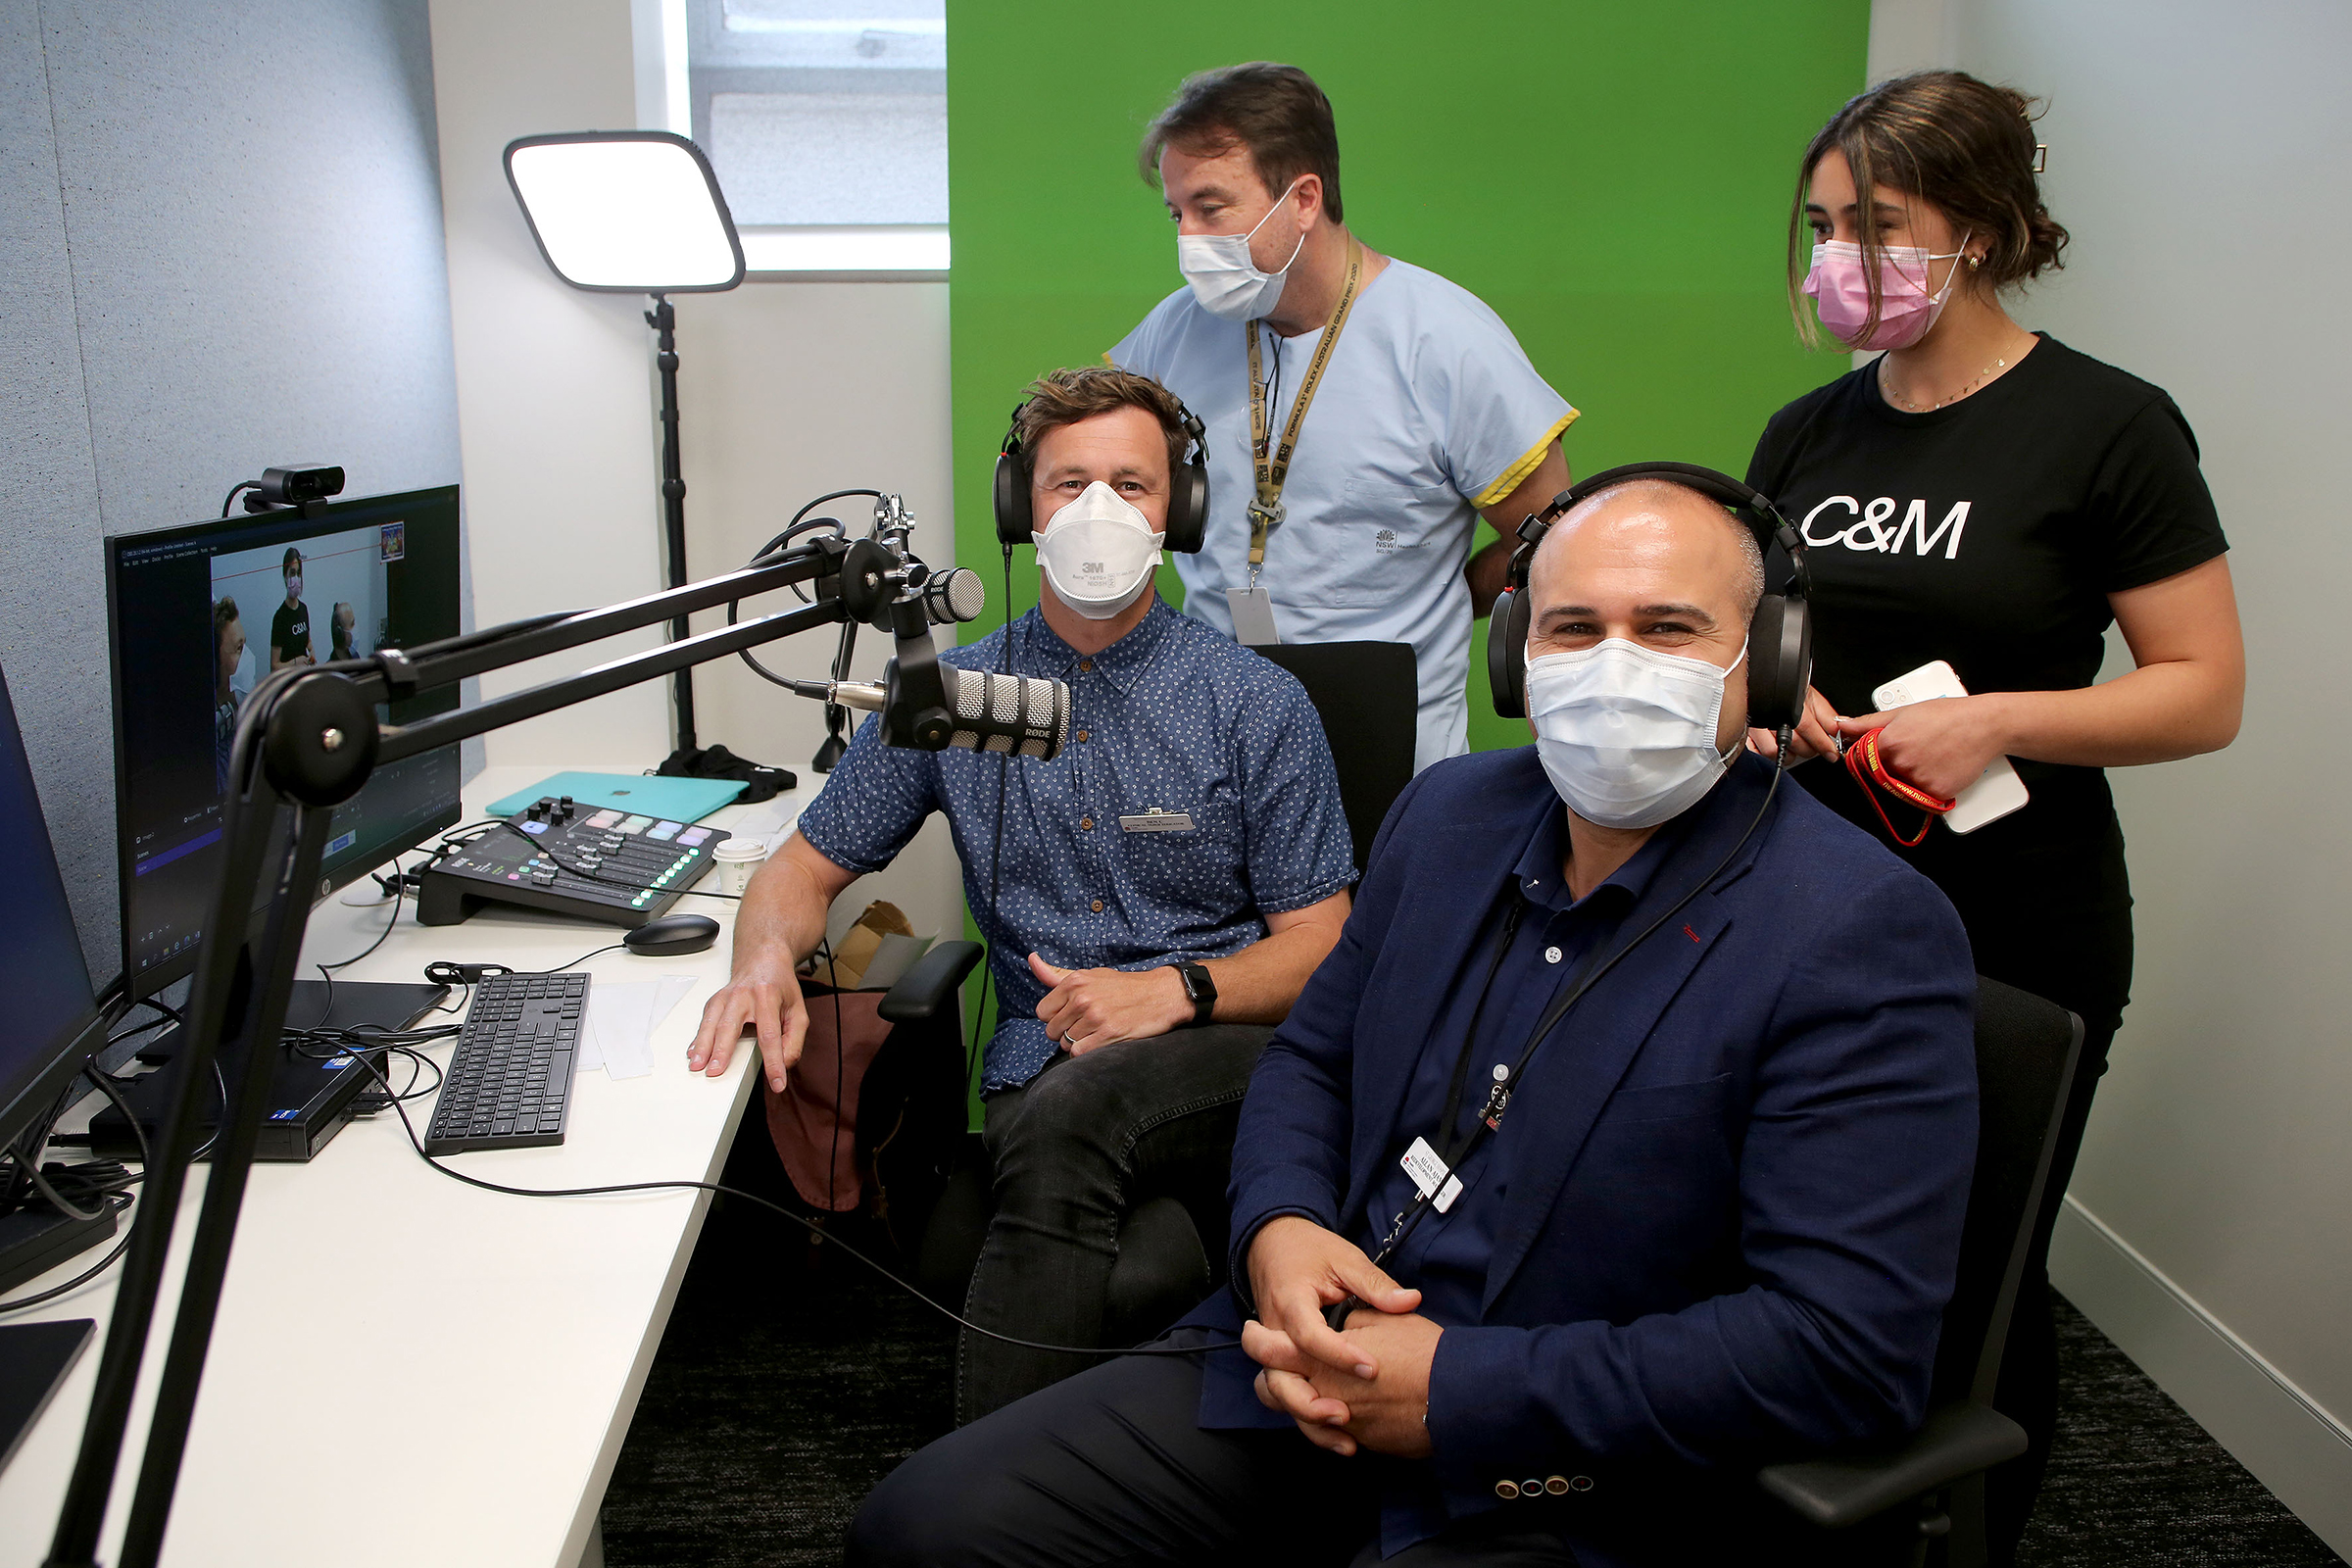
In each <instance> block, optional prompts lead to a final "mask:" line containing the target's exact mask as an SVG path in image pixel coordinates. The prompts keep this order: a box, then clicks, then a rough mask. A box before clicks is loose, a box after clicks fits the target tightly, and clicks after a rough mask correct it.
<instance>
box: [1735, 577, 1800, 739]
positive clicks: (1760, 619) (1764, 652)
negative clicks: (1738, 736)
mask: <svg viewBox="0 0 2352 1568" xmlns="http://www.w3.org/2000/svg"><path fill="white" fill-rule="evenodd" d="M1812 684H1813V616H1812V613H1811V611H1810V609H1809V607H1808V606H1807V605H1806V603H1805V601H1804V600H1802V599H1799V598H1796V597H1794V596H1791V595H1788V594H1766V595H1765V596H1764V597H1763V598H1761V599H1759V600H1757V601H1756V613H1755V615H1754V617H1753V618H1752V619H1750V620H1749V621H1748V623H1747V722H1748V724H1749V726H1750V727H1752V728H1755V729H1769V730H1776V731H1777V730H1782V729H1794V728H1795V727H1796V726H1797V724H1798V723H1799V722H1800V721H1801V720H1802V719H1803V718H1804V716H1805V692H1806V690H1807V689H1808V688H1809V687H1810V686H1811V685H1812Z"/></svg>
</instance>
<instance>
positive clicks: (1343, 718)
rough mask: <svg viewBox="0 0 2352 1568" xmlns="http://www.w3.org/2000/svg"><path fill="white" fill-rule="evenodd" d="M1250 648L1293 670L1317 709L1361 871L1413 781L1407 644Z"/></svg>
mask: <svg viewBox="0 0 2352 1568" xmlns="http://www.w3.org/2000/svg"><path fill="white" fill-rule="evenodd" d="M1255 651H1256V652H1258V653H1261V654H1263V655H1265V656H1266V657H1267V658H1268V659H1270V660H1272V661H1274V662H1275V663H1277V664H1280V665H1281V666H1282V667H1283V668H1285V669H1287V670H1289V671H1290V672H1291V673H1292V674H1293V675H1295V676H1297V677H1298V678H1299V685H1301V686H1303V687H1305V688H1306V696H1307V700H1308V701H1309V702H1311V703H1313V704H1314V705H1315V711H1316V712H1317V713H1318V714H1320V715H1321V716H1322V719H1323V734H1324V736H1325V737H1326V738H1327V739H1328V740H1329V741H1330V742H1331V760H1332V761H1333V763H1335V764H1336V765H1337V766H1338V768H1339V771H1340V805H1341V807H1342V808H1343V809H1345V810H1346V811H1347V813H1348V836H1349V837H1350V838H1352V839H1353V840H1354V842H1355V868H1356V869H1357V870H1358V871H1361V870H1362V869H1363V868H1364V864H1365V862H1366V861H1367V860H1369V859H1370V858H1371V856H1372V840H1373V837H1374V836H1375V835H1376V834H1378V833H1379V832H1380V824H1381V822H1382V821H1383V820H1384V819H1386V818H1387V816H1388V814H1389V808H1390V807H1391V806H1394V805H1395V804H1396V802H1397V796H1398V795H1399V794H1401V793H1402V792H1403V790H1404V787H1405V786H1406V785H1407V784H1410V783H1411V782H1412V781H1413V730H1414V721H1415V719H1416V717H1417V716H1418V714H1419V712H1420V707H1421V695H1420V680H1419V672H1418V669H1417V668H1416V666H1415V663H1414V660H1413V650H1412V645H1411V644H1409V643H1261V644H1257V645H1255Z"/></svg>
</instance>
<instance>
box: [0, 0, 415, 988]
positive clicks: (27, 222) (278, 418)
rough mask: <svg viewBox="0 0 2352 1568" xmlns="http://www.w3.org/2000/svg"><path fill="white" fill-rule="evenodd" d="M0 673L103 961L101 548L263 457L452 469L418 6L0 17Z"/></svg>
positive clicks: (174, 6) (105, 816)
mask: <svg viewBox="0 0 2352 1568" xmlns="http://www.w3.org/2000/svg"><path fill="white" fill-rule="evenodd" d="M0 19H4V20H0V69H4V70H5V73H6V80H5V84H4V85H0V94H4V97H0V117H4V119H0V142H4V152H0V161H4V162H5V165H6V172H5V174H4V175H0V179H4V180H5V186H4V188H0V203H4V204H5V211H4V212H0V236H4V238H0V244H4V245H5V254H4V255H0V267H5V269H6V270H5V273H4V274H0V312H4V313H5V315H0V327H4V329H5V330H6V332H7V334H8V337H7V341H8V342H9V343H10V345H11V352H10V355H9V360H8V368H7V369H6V371H5V372H4V378H5V383H6V385H5V393H4V394H0V409H4V410H5V413H4V414H0V418H5V419H6V421H7V424H6V426H5V429H4V430H0V436H4V437H5V439H6V441H7V452H8V457H7V460H6V463H5V465H4V467H5V472H4V474H0V486H5V489H4V490H0V495H4V496H5V505H6V508H7V512H6V515H5V524H4V528H5V532H4V535H0V537H5V540H6V549H7V555H8V558H9V561H8V565H7V569H6V570H5V571H0V661H5V662H6V664H7V667H8V670H9V673H10V679H11V682H12V684H17V685H20V686H21V687H22V688H23V690H22V692H21V695H20V708H21V717H22V719H23V722H24V725H25V730H26V732H27V739H28V740H29V741H30V742H31V743H32V746H33V753H34V757H35V765H36V767H38V768H39V769H40V782H41V786H42V799H43V803H44V806H45V808H46V809H47V810H48V812H49V815H50V819H51V827H52V830H53V832H54V833H55V835H56V837H57V838H58V840H59V843H60V847H61V849H62V850H63V852H64V856H65V858H66V860H67V862H68V864H67V869H68V874H69V877H70V878H71V879H72V880H73V886H74V893H75V897H76V900H77V905H76V910H77V913H78V915H79V916H80V918H81V920H82V926H83V937H84V942H85V945H86V946H88V948H89V950H90V956H91V966H92V969H93V970H94V972H96V973H97V974H99V975H101V976H104V975H111V974H113V973H114V972H115V971H116V970H117V969H118V968H119V967H120V954H119V951H118V950H119V945H120V944H119V938H118V936H117V934H116V930H115V923H116V912H115V902H114V894H113V888H112V880H111V871H110V867H111V864H112V857H113V841H114V826H113V797H112V790H111V786H110V780H111V777H112V761H111V737H110V734H109V723H108V719H107V712H108V705H107V697H106V691H107V668H106V663H107V662H106V648H105V640H104V636H105V612H104V591H103V585H102V582H101V574H100V561H101V558H100V549H99V546H100V539H101V537H102V535H104V534H107V533H120V532H127V531H135V530H138V529H144V528H153V527H160V526H164V525H168V524H172V523H179V522H187V521H191V520H193V519H196V518H199V517H204V516H208V515H213V514H215V513H217V512H218V511H219V509H220V506H221V495H222V493H223V492H225V491H226V490H227V489H228V487H229V485H230V484H231V483H233V482H234V481H236V480H238V479H241V478H248V477H252V476H254V475H256V474H258V473H259V471H260V470H261V468H262V467H263V466H266V465H268V464H270V463H273V462H282V461H286V460H289V459H319V460H324V461H328V462H335V463H340V464H342V465H343V466H345V468H346V469H347V470H348V471H349V474H350V493H352V494H367V493H370V492H377V491H388V490H404V489H412V488H417V487H419V486H424V485H432V484H447V483H450V482H453V481H455V480H456V479H457V478H458V475H459V457H458V429H457V412H456V391H455V379H454V372H453V368H452V351H451V344H450V329H449V293H448V279H447V272H446V266H445V262H444V256H443V249H442V233H441V201H440V182H439V176H438V172H437V169H436V165H435V148H436V136H435V122H434V114H433V99H432V71H431V51H430V46H429V39H428V36H427V31H426V6H425V0H235V3H230V0H39V3H37V4H33V3H17V4H11V5H9V6H6V7H5V8H0Z"/></svg>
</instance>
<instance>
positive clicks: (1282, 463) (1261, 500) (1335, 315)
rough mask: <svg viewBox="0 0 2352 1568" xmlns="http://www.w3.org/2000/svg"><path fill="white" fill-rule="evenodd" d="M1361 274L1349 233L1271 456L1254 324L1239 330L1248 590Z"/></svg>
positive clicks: (1360, 253) (1278, 516)
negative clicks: (1338, 275)
mask: <svg viewBox="0 0 2352 1568" xmlns="http://www.w3.org/2000/svg"><path fill="white" fill-rule="evenodd" d="M1363 270H1364V248H1363V246H1362V245H1361V244H1359V243H1358V242H1357V241H1356V238H1355V236H1354V235H1353V234H1350V235H1348V276H1347V279H1346V281H1345V282H1343V283H1342V284H1341V285H1340V303H1339V306H1338V308H1337V309H1335V310H1334V311H1333V312H1332V313H1331V321H1330V324H1328V325H1327V326H1325V327H1324V328H1323V341H1322V342H1320V343H1317V344H1316V345H1315V357H1314V358H1313V359H1312V360H1311V361H1309V362H1308V364H1307V367H1306V375H1305V376H1304V377H1303V378H1302V379H1301V380H1300V381H1299V395H1298V397H1297V398H1296V399H1295V400H1293V402H1292V404H1291V417H1290V418H1289V419H1287V420H1286V421H1284V423H1283V427H1282V444H1281V445H1280V446H1278V447H1275V448H1274V449H1273V450H1272V452H1271V453H1269V452H1268V451H1267V448H1268V446H1269V445H1270V444H1271V441H1272V430H1271V427H1270V425H1269V424H1268V423H1267V419H1266V383H1265V381H1264V380H1263V379H1262V378H1261V377H1260V374H1259V370H1258V364H1259V361H1258V345H1257V326H1258V323H1257V322H1256V321H1254V320H1252V321H1250V322H1248V323H1247V324H1246V325H1245V326H1244V327H1243V330H1244V331H1245V332H1247V333H1248V334H1249V336H1250V459H1251V462H1252V464H1253V465H1254V467H1255V472H1256V477H1257V499H1256V500H1254V501H1252V502H1250V587H1252V588H1255V587H1256V586H1257V571H1258V568H1259V567H1260V566H1262V565H1264V564H1265V561H1266V534H1267V532H1268V531H1269V530H1270V529H1272V528H1274V527H1275V526H1277V525H1278V524H1280V523H1281V521H1282V517H1283V509H1282V487H1283V484H1284V483H1285V482H1286V481H1287V480H1288V479H1289V478H1290V476H1291V454H1292V453H1294V452H1296V451H1298V450H1299V424H1300V422H1301V421H1303V420H1304V419H1305V418H1306V409H1307V405H1308V404H1310V403H1312V402H1314V401H1315V388H1316V387H1317V386H1318V385H1320V384H1321V382H1322V380H1323V367H1324V366H1326V365H1328V364H1330V363H1331V351H1332V347H1333V345H1335V344H1337V343H1338V342H1339V341H1340V331H1341V329H1342V328H1343V327H1345V326H1346V325H1347V324H1348V311H1349V310H1350V309H1351V308H1352V307H1353V306H1354V304H1355V290H1356V284H1357V283H1358V282H1359V281H1360V280H1361V278H1362V276H1363Z"/></svg>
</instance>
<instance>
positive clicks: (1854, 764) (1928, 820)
mask: <svg viewBox="0 0 2352 1568" xmlns="http://www.w3.org/2000/svg"><path fill="white" fill-rule="evenodd" d="M1885 733H1886V731H1885V730H1884V729H1874V730H1870V731H1868V732H1866V733H1864V734H1862V735H1860V736H1857V737H1856V738H1855V739H1853V740H1851V741H1849V742H1847V743H1846V748H1845V770H1846V771H1847V772H1848V773H1851V774H1852V775H1853V776H1854V782H1855V783H1856V784H1859V785H1860V786H1862V798H1863V799H1864V800H1866V801H1868V802H1870V809H1872V810H1874V811H1876V812H1878V813H1879V820H1880V821H1881V822H1885V823H1886V825H1887V837H1888V838H1890V839H1892V840H1894V842H1895V843H1897V844H1900V845H1901V846H1902V847H1903V848H1904V849H1906V850H1908V849H1913V848H1916V847H1917V846H1918V845H1919V843H1920V842H1921V841H1922V840H1923V839H1925V838H1926V837H1927V836H1928V829H1929V827H1931V826H1932V825H1934V823H1935V821H1936V818H1937V817H1939V816H1941V815H1942V814H1943V813H1944V812H1946V811H1948V810H1950V809H1952V808H1953V807H1954V806H1956V805H1958V804H1959V803H1958V802H1956V801H1947V800H1943V799H1940V798H1939V797H1937V796H1934V795H1930V794H1929V793H1928V792H1927V791H1926V790H1923V789H1921V788H1920V787H1919V786H1918V785H1916V784H1913V783H1910V782H1909V781H1907V780H1905V779H1901V778H1898V777H1896V776H1895V775H1894V774H1893V773H1892V772H1890V771H1889V770H1888V769H1887V763H1886V760H1884V759H1883V758H1881V757H1880V756H1879V737H1880V736H1881V735H1883V734H1885ZM1874 784H1875V785H1877V786H1878V789H1873V788H1872V787H1871V786H1872V785H1874ZM1882 789H1883V790H1885V791H1886V792H1887V794H1889V795H1891V796H1893V797H1894V798H1895V799H1896V800H1898V801H1902V802H1904V803H1906V804H1908V805H1911V806H1916V807H1918V808H1919V809H1921V810H1922V811H1924V812H1926V813H1927V814H1926V815H1925V816H1923V817H1921V818H1920V822H1919V831H1918V832H1916V833H1914V834H1912V835H1911V836H1910V837H1909V838H1905V837H1903V836H1902V835H1901V834H1900V833H1897V832H1896V831H1895V830H1894V824H1893V823H1892V822H1890V821H1887V808H1886V807H1884V806H1881V805H1880V804H1879V795H1878V791H1879V790H1882Z"/></svg>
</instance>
